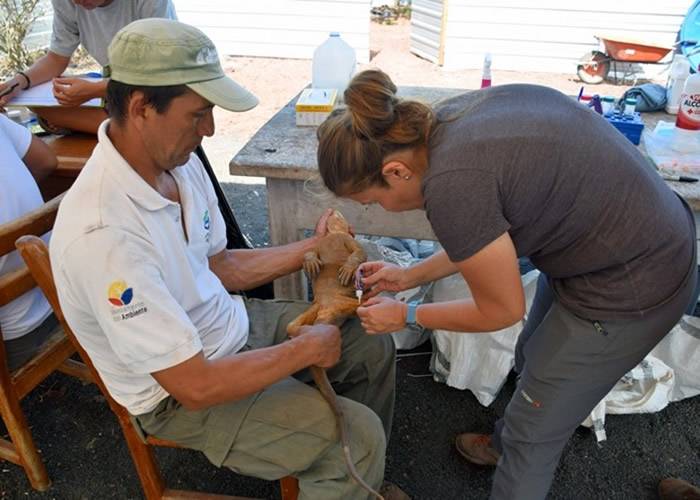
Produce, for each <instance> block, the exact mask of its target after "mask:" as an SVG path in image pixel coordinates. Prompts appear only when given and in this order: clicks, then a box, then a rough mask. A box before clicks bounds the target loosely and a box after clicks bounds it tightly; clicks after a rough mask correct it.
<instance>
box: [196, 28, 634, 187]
mask: <svg viewBox="0 0 700 500" xmlns="http://www.w3.org/2000/svg"><path fill="white" fill-rule="evenodd" d="M409 37H410V22H409V21H407V20H405V19H401V20H400V21H399V22H398V23H397V24H394V25H385V24H378V23H371V27H370V55H371V60H370V62H369V63H368V64H361V65H360V66H359V68H358V71H359V70H362V69H367V68H371V67H377V68H380V69H382V70H383V71H385V72H387V73H388V74H389V75H390V76H391V78H392V79H393V80H394V82H395V83H396V84H397V85H417V86H437V87H453V88H464V89H476V88H479V85H480V84H481V70H480V69H477V70H460V71H446V70H444V69H442V68H441V67H440V66H438V65H436V64H434V63H432V62H430V61H427V60H425V59H421V58H420V57H418V56H416V55H414V54H412V53H411V52H410V50H409V46H410V41H409ZM224 69H225V70H226V71H227V73H228V74H229V75H231V77H232V78H234V79H235V80H236V81H237V82H238V83H240V84H242V85H243V86H245V87H246V88H247V89H249V90H251V91H252V92H253V93H254V94H255V95H257V96H258V98H259V99H260V104H259V105H258V106H257V107H256V108H254V109H252V110H251V111H248V112H246V113H242V114H238V113H230V112H228V111H225V110H222V109H217V110H216V112H215V118H216V126H217V131H216V134H215V136H214V137H212V138H208V139H206V140H205V141H204V147H205V149H206V151H207V155H208V156H209V159H210V161H211V162H212V165H213V166H214V168H215V170H216V173H217V176H219V179H221V180H227V176H228V175H229V174H228V162H229V161H230V160H231V158H233V156H234V155H235V154H236V152H238V151H239V150H240V149H241V148H242V147H243V145H244V144H245V143H246V142H247V141H248V140H249V139H250V138H251V137H252V136H253V134H254V133H255V132H256V131H257V130H258V129H259V128H260V127H261V126H262V125H263V124H264V123H265V122H267V120H269V119H270V118H272V116H273V115H274V114H275V113H276V112H277V110H279V109H280V108H281V107H282V106H284V105H285V104H287V103H288V102H289V100H290V99H292V98H293V97H294V96H295V95H296V94H298V93H299V92H300V91H301V89H303V88H304V87H305V86H306V85H308V84H309V83H310V82H311V61H310V60H301V59H266V58H255V57H227V58H226V59H225V61H224ZM492 73H493V74H492V80H493V84H494V85H497V84H502V83H537V84H541V85H547V86H550V87H554V88H556V89H559V90H561V91H562V92H564V93H566V94H569V95H576V94H577V93H578V91H579V89H580V88H581V85H582V83H581V81H580V80H579V79H578V77H577V76H576V68H575V67H572V68H571V74H558V73H537V72H527V73H524V72H518V71H498V70H494V71H493V72H492ZM627 88H629V87H627V86H624V85H611V84H601V85H595V86H587V90H586V92H587V93H598V94H601V95H611V96H615V97H619V96H621V95H622V94H623V93H624V91H625V90H627ZM251 181H252V182H260V183H261V182H263V181H262V179H260V178H247V179H246V178H244V179H236V182H251Z"/></svg>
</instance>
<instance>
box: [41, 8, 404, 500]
mask: <svg viewBox="0 0 700 500" xmlns="http://www.w3.org/2000/svg"><path fill="white" fill-rule="evenodd" d="M109 59H110V66H111V68H112V79H111V80H110V82H109V85H108V87H107V103H108V106H107V108H108V109H109V113H110V118H109V119H108V120H105V121H104V122H103V123H102V124H101V125H100V128H99V130H98V144H97V146H96V147H95V150H94V152H93V154H92V156H91V157H90V159H89V160H88V162H87V164H86V165H85V167H84V168H83V170H82V172H81V174H80V177H79V178H78V180H77V181H76V182H75V184H74V185H73V187H72V188H71V189H70V191H69V192H68V193H67V195H66V197H65V198H64V200H63V202H62V204H61V207H60V209H59V212H58V217H57V219H56V224H55V226H54V232H53V236H52V239H51V247H50V256H51V262H52V267H53V273H54V278H55V280H56V288H57V290H58V297H59V300H60V302H61V307H62V310H63V313H64V314H65V318H66V320H67V321H68V324H69V325H70V326H71V328H72V329H73V331H74V332H75V336H76V337H77V339H78V341H79V342H80V343H81V345H82V346H83V347H84V348H85V350H86V351H87V353H88V354H89V355H90V357H91V358H92V360H93V362H94V363H95V368H96V369H97V370H98V372H99V373H100V375H101V377H102V379H103V380H104V383H105V385H106V387H107V389H108V390H109V392H110V394H111V395H112V396H113V397H114V399H115V400H116V401H118V402H119V403H120V404H122V405H123V406H125V407H126V408H127V410H128V411H129V412H130V413H131V415H133V416H134V418H135V421H136V422H137V423H138V425H139V427H140V428H141V429H142V430H143V431H144V432H145V433H146V434H148V435H153V436H155V437H158V438H162V439H169V440H172V441H175V442H177V443H179V444H180V445H181V446H183V447H187V448H191V449H195V450H200V451H202V452H203V453H204V454H205V455H206V456H207V458H208V459H209V460H210V461H211V462H212V463H214V464H216V465H217V466H225V467H230V468H231V469H233V470H235V471H237V472H239V473H242V474H246V475H250V476H255V477H259V478H264V479H268V480H274V479H279V478H281V477H284V476H287V475H293V476H296V477H297V478H298V479H299V487H300V494H301V496H300V498H304V499H321V498H322V499H328V500H331V499H338V500H341V499H357V500H360V499H366V498H367V493H366V492H365V491H364V490H363V489H362V488H361V487H360V486H359V485H358V484H357V483H356V482H355V481H354V480H353V479H351V478H350V476H349V474H348V471H347V467H346V465H345V463H344V460H343V447H342V446H341V444H340V442H339V437H338V432H337V427H336V422H335V418H334V415H333V412H332V411H331V409H330V407H329V406H328V404H327V403H326V401H325V400H324V399H323V397H322V396H321V394H320V393H319V391H318V390H317V389H315V388H313V387H309V386H308V385H307V384H306V383H305V382H308V381H310V374H309V372H308V370H305V369H306V368H307V367H308V366H311V365H317V366H321V367H324V368H327V373H328V376H329V379H330V380H331V383H333V384H335V386H336V388H337V390H338V394H339V396H340V397H339V400H340V404H341V405H342V407H343V412H344V413H345V415H346V417H345V418H346V419H347V422H348V425H349V427H350V440H351V444H350V449H351V450H352V456H353V461H354V462H355V466H356V468H357V470H358V472H359V473H360V475H361V477H363V478H364V479H365V481H366V482H367V483H368V484H370V485H371V486H372V487H373V488H375V489H379V488H380V487H382V483H383V477H384V461H385V458H384V457H385V453H386V440H387V437H388V436H389V435H390V432H391V421H392V418H393V407H394V391H395V373H396V367H395V348H394V344H393V341H392V339H391V338H390V337H372V336H368V335H365V332H364V331H363V330H362V328H361V327H360V324H359V321H358V320H357V318H354V320H350V321H348V322H346V323H345V324H344V325H343V326H342V340H341V333H340V330H339V329H338V328H337V327H336V326H332V325H320V324H319V325H313V326H308V327H303V329H302V330H303V331H302V332H301V334H300V335H298V336H296V337H294V338H293V339H289V338H288V336H287V331H286V327H287V324H288V323H289V322H290V321H291V320H292V319H293V318H295V317H297V316H298V315H299V314H300V313H301V312H302V311H305V310H306V309H307V308H308V303H307V302H304V301H294V300H256V299H250V298H246V297H245V296H244V294H242V293H241V290H250V289H253V288H255V287H256V286H259V285H261V284H264V283H268V282H270V281H272V280H273V279H275V278H277V277H280V276H283V275H286V274H289V273H292V272H298V271H300V270H301V267H302V263H303V260H304V254H305V253H306V252H308V251H309V250H310V249H311V248H314V247H315V246H316V244H317V242H318V239H319V238H320V237H322V236H323V235H325V234H326V231H327V228H326V221H327V218H328V215H329V214H330V211H328V212H326V214H325V215H324V216H323V217H322V218H321V219H320V220H319V222H318V224H317V227H316V231H315V235H314V236H313V237H310V238H307V239H304V240H301V241H298V242H295V243H292V244H289V245H284V246H277V247H268V248H255V249H234V250H227V249H226V230H225V224H224V220H223V217H222V215H221V212H220V210H219V205H218V200H217V198H216V195H215V193H214V190H213V188H212V184H211V182H210V181H209V178H208V177H207V175H206V172H205V171H204V169H203V166H202V164H201V162H200V160H199V158H198V157H197V156H196V155H195V154H193V151H194V150H195V148H197V146H199V145H200V143H201V141H202V139H203V138H204V137H208V136H211V135H213V134H214V117H213V108H214V106H215V105H218V106H221V107H222V108H224V109H227V110H229V111H238V112H243V111H247V110H249V109H251V108H253V107H254V106H256V105H257V102H258V101H257V99H256V98H255V96H253V95H252V94H251V93H250V92H248V91H247V90H246V89H244V88H243V87H241V86H239V85H238V84H237V83H236V82H234V81H233V80H231V79H230V78H228V77H226V76H225V75H224V72H223V69H222V68H221V65H220V63H219V57H218V54H217V51H216V48H215V47H214V45H213V44H212V43H211V40H209V39H208V38H207V37H206V35H204V34H203V33H202V32H201V31H200V30H198V29H196V28H194V27H192V26H188V25H186V24H183V23H179V22H177V21H172V20H166V19H145V20H140V21H135V22H133V23H131V24H129V25H128V26H126V27H125V28H124V29H123V30H121V31H120V32H119V33H117V35H116V36H115V37H114V40H113V41H112V43H111V44H110V47H109ZM383 491H384V492H385V493H386V492H387V491H391V492H392V493H387V494H386V495H385V497H386V498H387V499H392V500H396V499H401V498H403V499H406V498H407V496H406V495H405V494H403V492H400V490H399V489H398V488H397V487H395V486H393V485H391V486H388V485H385V486H384V488H383ZM399 493H400V494H399Z"/></svg>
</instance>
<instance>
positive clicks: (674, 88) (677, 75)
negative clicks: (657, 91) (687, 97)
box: [666, 54, 690, 115]
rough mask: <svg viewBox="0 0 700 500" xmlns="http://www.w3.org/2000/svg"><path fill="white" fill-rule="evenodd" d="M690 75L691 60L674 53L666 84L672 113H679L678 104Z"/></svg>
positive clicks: (667, 108) (669, 107)
mask: <svg viewBox="0 0 700 500" xmlns="http://www.w3.org/2000/svg"><path fill="white" fill-rule="evenodd" d="M688 76H690V61H688V58H687V57H685V56H684V55H683V54H674V56H673V63H672V64H671V70H670V71H669V75H668V83H667V85H666V112H667V113H669V114H671V115H675V114H677V113H678V104H679V103H680V100H681V94H682V93H683V87H684V86H685V81H686V80H687V79H688Z"/></svg>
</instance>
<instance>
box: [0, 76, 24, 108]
mask: <svg viewBox="0 0 700 500" xmlns="http://www.w3.org/2000/svg"><path fill="white" fill-rule="evenodd" d="M26 84H27V82H26V81H25V80H24V78H22V77H21V76H17V75H15V76H14V77H13V78H10V79H9V80H6V81H4V82H2V83H0V95H2V97H0V108H4V107H5V105H6V104H7V103H8V102H10V101H11V100H12V98H14V97H15V96H16V95H17V94H19V93H20V92H21V91H22V87H23V86H24V85H26ZM5 92H7V94H5ZM3 94H4V95H3Z"/></svg>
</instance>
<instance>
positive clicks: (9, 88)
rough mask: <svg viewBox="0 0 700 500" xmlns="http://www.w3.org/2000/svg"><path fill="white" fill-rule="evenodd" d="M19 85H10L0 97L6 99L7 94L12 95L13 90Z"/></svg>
mask: <svg viewBox="0 0 700 500" xmlns="http://www.w3.org/2000/svg"><path fill="white" fill-rule="evenodd" d="M18 85H19V83H17V82H15V83H13V84H12V85H10V86H9V87H8V88H6V89H5V90H4V91H3V92H2V93H0V97H5V96H6V95H7V94H9V93H11V92H12V91H13V90H15V89H16V88H17V86H18Z"/></svg>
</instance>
